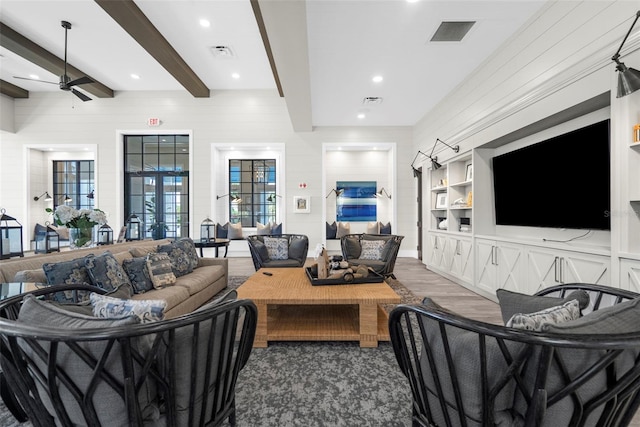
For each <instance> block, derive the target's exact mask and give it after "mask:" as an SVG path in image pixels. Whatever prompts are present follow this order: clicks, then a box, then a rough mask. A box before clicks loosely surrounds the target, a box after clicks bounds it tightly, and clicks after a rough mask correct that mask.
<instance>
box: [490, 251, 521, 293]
mask: <svg viewBox="0 0 640 427" xmlns="http://www.w3.org/2000/svg"><path fill="white" fill-rule="evenodd" d="M496 258H497V264H498V283H497V287H496V289H498V288H500V289H508V290H510V291H514V292H521V293H526V291H527V289H526V282H525V277H526V275H525V274H524V273H525V271H526V270H525V268H526V259H525V257H524V250H523V248H522V245H515V244H511V243H504V242H498V250H497V253H496Z"/></svg>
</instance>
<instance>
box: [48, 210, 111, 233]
mask: <svg viewBox="0 0 640 427" xmlns="http://www.w3.org/2000/svg"><path fill="white" fill-rule="evenodd" d="M46 210H47V212H49V213H52V214H53V219H54V221H55V223H56V225H64V226H65V227H67V228H90V227H93V226H94V225H98V224H100V225H102V224H106V223H107V215H106V214H105V213H104V212H103V211H101V210H100V209H76V208H74V207H71V206H67V205H60V206H58V207H57V208H56V210H55V211H54V210H53V209H51V208H47V209H46Z"/></svg>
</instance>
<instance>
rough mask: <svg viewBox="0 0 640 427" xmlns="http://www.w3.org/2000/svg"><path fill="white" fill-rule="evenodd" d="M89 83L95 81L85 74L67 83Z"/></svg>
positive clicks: (68, 85) (71, 84)
mask: <svg viewBox="0 0 640 427" xmlns="http://www.w3.org/2000/svg"><path fill="white" fill-rule="evenodd" d="M87 83H93V79H92V78H90V77H87V76H83V77H80V78H77V79H75V80H71V81H70V82H69V83H67V87H71V86H77V85H83V84H87Z"/></svg>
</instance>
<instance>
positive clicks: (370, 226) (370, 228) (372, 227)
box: [367, 221, 380, 234]
mask: <svg viewBox="0 0 640 427" xmlns="http://www.w3.org/2000/svg"><path fill="white" fill-rule="evenodd" d="M367 234H380V223H379V222H377V221H376V222H368V223H367Z"/></svg>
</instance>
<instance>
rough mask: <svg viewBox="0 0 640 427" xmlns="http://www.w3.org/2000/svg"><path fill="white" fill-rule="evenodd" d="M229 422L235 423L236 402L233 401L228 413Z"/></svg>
mask: <svg viewBox="0 0 640 427" xmlns="http://www.w3.org/2000/svg"><path fill="white" fill-rule="evenodd" d="M229 424H230V425H232V426H235V425H236V404H235V402H234V403H233V404H232V406H231V413H230V414H229Z"/></svg>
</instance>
